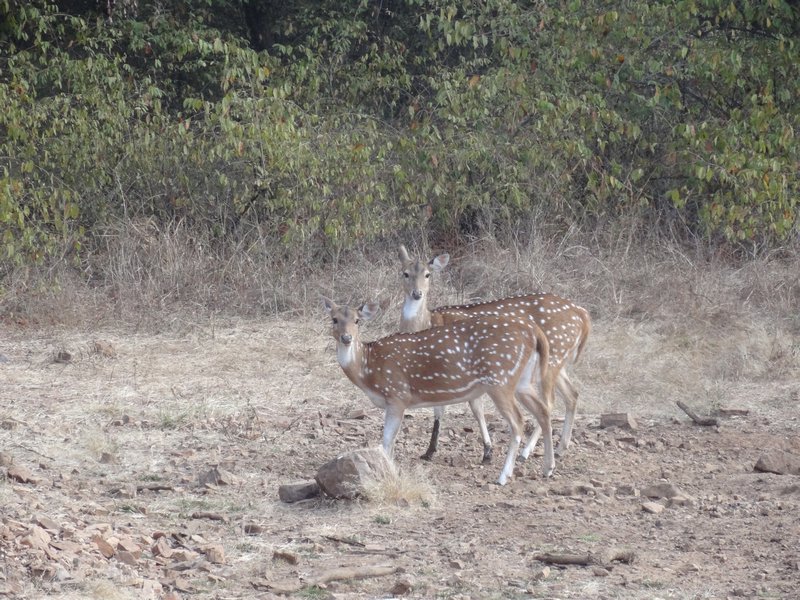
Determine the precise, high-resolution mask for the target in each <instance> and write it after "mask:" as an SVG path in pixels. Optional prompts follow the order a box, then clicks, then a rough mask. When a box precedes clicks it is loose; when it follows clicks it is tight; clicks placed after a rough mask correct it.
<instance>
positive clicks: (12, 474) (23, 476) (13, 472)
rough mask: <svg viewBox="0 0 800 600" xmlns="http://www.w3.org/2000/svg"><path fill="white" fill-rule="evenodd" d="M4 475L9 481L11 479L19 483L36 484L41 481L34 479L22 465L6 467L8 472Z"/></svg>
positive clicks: (37, 478)
mask: <svg viewBox="0 0 800 600" xmlns="http://www.w3.org/2000/svg"><path fill="white" fill-rule="evenodd" d="M6 475H7V476H8V478H9V479H13V480H14V481H18V482H19V483H33V484H37V483H39V482H40V481H41V479H40V478H39V477H36V476H35V475H34V474H33V473H31V471H30V470H28V469H26V468H25V467H23V466H22V465H11V466H9V467H8V471H7V472H6Z"/></svg>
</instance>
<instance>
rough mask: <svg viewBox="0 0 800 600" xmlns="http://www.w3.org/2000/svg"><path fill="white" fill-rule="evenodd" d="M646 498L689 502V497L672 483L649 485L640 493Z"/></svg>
mask: <svg viewBox="0 0 800 600" xmlns="http://www.w3.org/2000/svg"><path fill="white" fill-rule="evenodd" d="M641 494H642V496H646V497H647V498H667V499H671V498H685V499H688V500H691V496H690V495H689V494H687V493H686V492H684V491H683V490H681V489H680V488H679V487H677V486H676V485H674V484H672V483H656V484H653V485H650V486H648V487H646V488H644V489H642V492H641Z"/></svg>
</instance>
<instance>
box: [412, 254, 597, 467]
mask: <svg viewBox="0 0 800 600" xmlns="http://www.w3.org/2000/svg"><path fill="white" fill-rule="evenodd" d="M398 256H399V258H400V263H401V265H402V273H403V278H402V282H403V291H404V295H405V298H404V301H403V312H402V316H401V320H400V331H404V332H416V331H423V330H425V329H427V328H428V327H431V326H438V325H443V324H445V323H455V322H458V321H461V320H464V319H472V318H476V317H480V318H484V317H488V316H494V317H500V318H511V319H520V318H522V319H525V320H526V321H528V322H530V323H534V324H535V325H536V326H538V327H540V328H541V329H542V331H543V332H544V334H545V336H546V337H547V341H548V343H549V350H550V361H549V367H550V370H551V371H553V373H554V375H553V377H554V378H555V381H556V383H555V385H556V387H557V389H558V391H559V392H560V394H561V396H562V397H563V399H564V404H565V406H566V411H565V415H564V427H563V429H562V432H561V439H560V441H559V443H558V448H557V449H556V454H558V455H559V456H560V455H562V454H563V453H564V452H566V450H567V448H569V444H570V439H571V438H572V427H573V424H574V422H575V412H576V411H577V408H578V392H577V390H576V389H575V387H574V386H573V385H572V383H571V382H570V380H569V377H568V376H567V373H566V372H565V371H564V368H565V367H566V366H568V365H569V364H574V363H575V362H576V361H577V360H578V357H579V356H580V355H581V352H582V351H583V348H584V346H585V345H586V340H587V339H588V337H589V333H590V331H591V327H592V323H591V319H590V317H589V313H588V311H586V310H585V309H583V308H581V307H580V306H577V305H576V304H574V303H573V302H571V301H569V300H565V299H564V298H560V297H559V296H556V295H553V294H541V293H539V294H529V295H526V296H516V297H512V298H502V299H500V300H494V301H491V302H481V303H476V304H465V305H460V306H441V307H439V308H436V309H434V310H430V309H429V308H428V304H427V302H428V290H429V289H430V284H431V275H432V274H433V273H434V272H438V271H441V270H442V269H444V268H445V267H446V266H447V263H448V262H449V261H450V256H449V255H448V254H440V255H439V256H437V257H435V258H433V259H431V260H430V261H428V262H425V261H424V260H419V259H413V258H411V257H410V256H409V254H408V251H407V250H406V248H405V246H400V250H399V254H398ZM469 405H470V408H471V409H472V414H474V415H475V418H476V419H477V421H478V424H479V426H480V430H481V437H482V438H483V462H484V463H488V462H490V461H491V458H492V440H491V437H490V436H489V430H488V429H487V427H486V418H485V417H484V414H483V404H482V402H481V400H480V398H473V399H472V400H470V401H469ZM443 416H444V406H438V407H436V408H435V409H434V421H433V430H432V431H431V439H430V442H429V444H428V449H427V451H426V452H425V454H423V455H422V458H424V459H426V460H429V459H430V458H431V457H432V456H433V454H434V453H435V452H436V447H437V444H438V440H439V429H440V426H441V420H442V417H443ZM543 427H545V426H544V425H542V423H541V422H539V421H537V423H536V427H535V429H534V432H533V434H532V435H531V437H530V439H529V440H528V443H527V444H526V446H525V448H524V449H523V451H522V456H523V458H527V457H528V456H529V455H530V453H531V451H532V450H533V448H534V446H535V445H536V442H538V441H539V437H540V436H541V435H542V428H543ZM548 428H549V424H548V426H547V427H545V429H548Z"/></svg>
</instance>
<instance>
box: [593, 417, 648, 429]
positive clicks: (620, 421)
mask: <svg viewBox="0 0 800 600" xmlns="http://www.w3.org/2000/svg"><path fill="white" fill-rule="evenodd" d="M600 427H602V428H603V429H605V428H607V427H619V428H621V429H630V430H631V431H636V429H638V428H639V426H638V425H637V423H636V419H634V418H633V415H632V414H630V413H606V414H604V415H600Z"/></svg>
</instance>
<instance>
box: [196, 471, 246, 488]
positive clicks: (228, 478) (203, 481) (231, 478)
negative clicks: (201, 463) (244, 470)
mask: <svg viewBox="0 0 800 600" xmlns="http://www.w3.org/2000/svg"><path fill="white" fill-rule="evenodd" d="M238 482H239V478H238V477H236V476H235V475H234V474H233V473H231V472H230V471H226V470H225V469H222V468H220V467H212V468H211V469H210V470H208V471H206V472H205V473H203V474H202V475H200V485H205V486H217V485H236V484H237V483H238Z"/></svg>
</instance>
